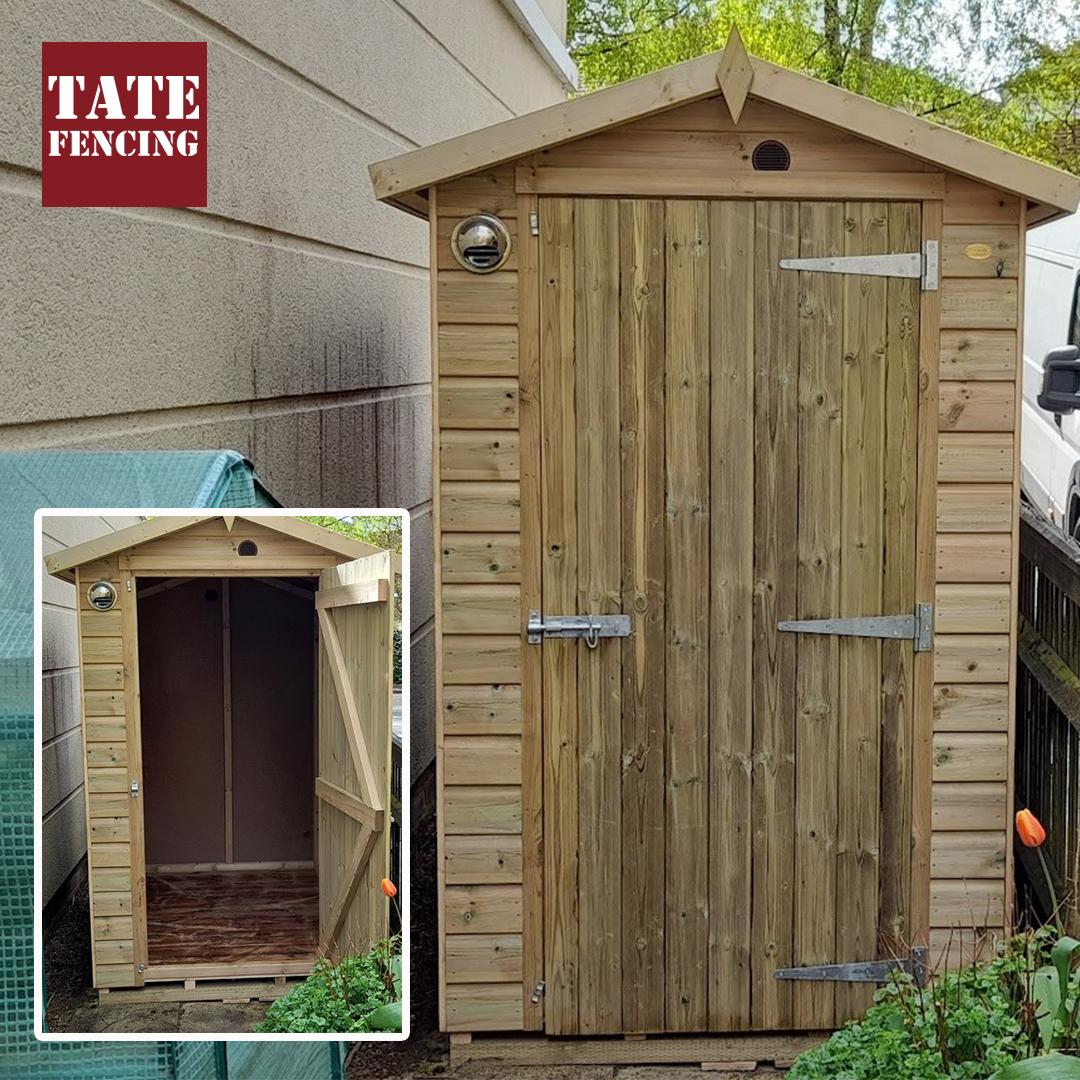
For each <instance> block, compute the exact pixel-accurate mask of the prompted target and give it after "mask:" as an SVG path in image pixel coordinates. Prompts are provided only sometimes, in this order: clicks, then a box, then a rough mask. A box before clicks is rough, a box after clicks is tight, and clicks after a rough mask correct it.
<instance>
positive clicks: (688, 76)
mask: <svg viewBox="0 0 1080 1080" xmlns="http://www.w3.org/2000/svg"><path fill="white" fill-rule="evenodd" d="M719 90H723V92H724V95H725V98H726V100H727V103H728V107H729V109H730V110H731V112H732V116H733V117H734V118H735V119H736V123H737V118H738V115H739V113H740V112H741V110H742V103H743V101H744V100H745V98H746V95H747V94H750V95H752V96H753V97H755V98H758V99H760V100H762V101H766V102H769V103H771V104H773V105H777V106H779V107H781V108H784V109H788V110H790V111H791V112H795V113H801V114H802V115H805V116H809V117H812V118H813V119H815V120H819V121H821V122H822V123H825V124H830V125H832V126H833V127H835V128H838V129H839V130H841V131H847V132H850V133H851V134H854V135H857V136H859V137H860V138H863V139H866V140H867V141H869V142H874V143H878V144H880V145H882V146H888V147H891V148H893V149H896V150H899V151H901V152H903V153H907V154H910V155H912V156H913V157H917V158H919V159H921V160H922V161H926V162H929V163H931V164H933V165H938V166H940V167H941V168H942V169H945V170H947V171H949V172H953V173H957V174H959V175H961V176H967V177H970V178H971V179H973V180H978V181H980V182H982V183H984V184H988V185H989V186H991V187H995V188H998V189H1001V190H1004V191H1009V192H1012V193H1013V194H1014V195H1019V196H1022V197H1023V198H1026V199H1028V200H1030V201H1031V202H1032V203H1036V204H1041V212H1040V213H1039V214H1038V215H1037V217H1038V218H1039V219H1040V220H1045V219H1046V218H1048V217H1053V216H1058V215H1059V214H1061V213H1072V212H1073V211H1074V210H1075V209H1076V205H1077V202H1078V201H1080V178H1077V177H1075V176H1073V175H1072V174H1071V173H1067V172H1063V171H1062V170H1060V169H1054V168H1051V167H1050V166H1049V165H1042V164H1040V163H1039V162H1037V161H1032V160H1031V159H1030V158H1026V157H1023V156H1021V155H1020V154H1014V153H1013V152H1012V151H1009V150H1002V149H1001V148H1000V147H997V146H991V145H990V144H989V143H986V142H983V141H982V140H980V139H974V138H972V137H971V136H970V135H964V134H962V133H961V132H958V131H953V130H952V129H951V128H947V127H942V126H941V125H940V124H934V123H932V122H930V121H929V120H924V119H922V118H921V117H918V116H910V115H908V114H907V113H904V112H901V111H900V110H899V109H893V108H890V107H889V106H887V105H882V104H881V103H880V102H877V101H872V100H871V99H870V98H866V97H862V96H861V95H859V94H855V93H852V92H851V91H849V90H844V89H843V88H841V87H837V86H832V85H830V84H829V83H825V82H821V81H820V80H818V79H814V78H810V77H809V76H806V75H800V74H799V73H798V72H795V71H791V70H789V69H788V68H784V67H780V66H779V65H777V64H771V63H769V62H767V61H765V60H761V59H759V58H758V57H755V56H750V55H748V54H747V53H746V51H745V49H744V48H743V45H742V39H741V37H740V36H739V34H738V30H737V29H733V30H732V34H731V37H730V38H729V40H728V44H727V46H726V48H724V49H722V50H720V51H719V52H714V53H708V54H706V55H705V56H701V57H698V58H697V59H695V60H687V61H685V62H684V63H682V64H676V65H674V66H673V67H668V68H663V69H661V70H660V71H653V72H650V73H649V74H648V75H642V76H640V77H639V78H636V79H630V80H628V81H627V82H623V83H619V84H618V85H616V86H610V87H608V88H606V89H604V90H597V91H595V92H594V93H591V94H585V95H583V96H582V97H578V98H574V99H572V100H570V101H565V102H559V103H558V104H555V105H550V106H548V107H547V108H546V109H540V110H538V111H536V112H531V113H526V114H525V115H523V116H517V117H514V118H513V119H510V120H504V121H502V122H501V123H498V124H493V125H491V126H489V127H485V128H480V129H478V130H477V131H472V132H469V133H467V134H465V135H459V136H457V137H456V138H453V139H446V140H445V141H443V142H439V143H435V144H433V145H432V146H426V147H422V148H421V149H419V150H412V151H410V152H409V153H407V154H400V155H398V156H397V157H392V158H388V159H386V160H385V161H379V162H376V163H375V164H373V165H371V166H370V167H369V172H370V174H371V182H372V185H373V187H374V189H375V195H376V198H378V199H380V200H381V201H383V202H388V203H392V204H393V205H395V206H398V207H399V208H401V209H403V210H407V211H408V212H410V213H414V214H420V215H421V216H426V200H425V199H423V198H421V197H418V196H417V193H418V192H422V191H424V189H426V188H428V187H431V186H432V185H435V184H440V183H445V182H446V181H448V180H453V179H456V178H457V177H459V176H466V175H468V174H469V173H474V172H479V171H480V170H483V169H489V168H493V167H495V166H497V165H502V164H504V163H506V162H508V161H513V160H515V159H516V158H519V157H523V156H525V155H526V154H531V153H534V152H536V151H538V150H547V149H550V148H552V147H555V146H561V145H563V144H564V143H568V142H572V141H573V140H575V139H581V138H584V137H585V136H587V135H593V134H596V133H597V132H600V131H605V130H607V129H609V128H613V127H616V126H618V125H620V124H625V123H629V122H630V121H632V120H638V119H641V118H643V117H646V116H654V115H656V114H657V113H661V112H665V111H667V110H669V109H674V108H677V107H678V106H680V105H686V104H689V103H690V102H694V101H700V100H701V99H702V98H706V97H714V96H716V94H717V92H718V91H719Z"/></svg>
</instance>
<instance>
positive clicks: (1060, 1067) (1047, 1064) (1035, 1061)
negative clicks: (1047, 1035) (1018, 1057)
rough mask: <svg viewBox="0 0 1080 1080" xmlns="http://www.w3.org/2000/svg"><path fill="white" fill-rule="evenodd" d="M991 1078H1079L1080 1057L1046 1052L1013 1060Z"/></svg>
mask: <svg viewBox="0 0 1080 1080" xmlns="http://www.w3.org/2000/svg"><path fill="white" fill-rule="evenodd" d="M991 1080H1080V1058H1075V1057H1065V1055H1063V1054H1048V1055H1046V1056H1045V1057H1036V1058H1028V1059H1027V1060H1026V1061H1014V1062H1013V1063H1012V1064H1011V1065H1006V1066H1005V1068H1004V1069H1001V1070H1000V1071H999V1072H996V1073H994V1075H993V1077H992V1078H991Z"/></svg>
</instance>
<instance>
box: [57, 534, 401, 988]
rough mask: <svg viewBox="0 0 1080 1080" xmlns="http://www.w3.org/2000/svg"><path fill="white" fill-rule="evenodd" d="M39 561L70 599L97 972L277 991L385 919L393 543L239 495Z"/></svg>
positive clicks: (369, 937)
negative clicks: (70, 587)
mask: <svg viewBox="0 0 1080 1080" xmlns="http://www.w3.org/2000/svg"><path fill="white" fill-rule="evenodd" d="M45 564H46V568H47V570H48V571H49V572H50V573H52V574H55V575H57V576H59V577H62V578H65V579H67V580H69V581H74V583H75V589H76V596H77V599H78V605H79V612H78V615H79V656H80V661H79V664H80V675H81V685H82V706H83V709H82V712H83V727H82V732H83V741H84V750H85V789H86V816H87V838H88V857H89V870H90V920H91V928H92V936H93V969H94V986H95V987H97V988H98V989H99V990H101V991H114V992H115V991H116V990H117V989H118V988H127V987H145V989H144V990H143V991H142V992H141V993H142V996H144V997H151V996H153V995H154V994H157V995H159V996H160V995H162V994H164V995H166V996H169V999H170V1000H175V999H177V998H180V997H183V996H184V993H185V991H186V992H187V993H188V994H189V995H193V996H208V995H209V996H213V995H214V994H215V993H216V994H217V996H218V997H220V996H221V992H220V991H219V990H215V989H214V984H213V980H222V979H238V978H249V979H250V978H262V979H263V980H265V981H266V983H267V984H268V987H269V990H268V993H269V994H270V996H273V995H274V994H275V993H277V992H284V991H283V990H281V989H280V988H281V987H283V986H284V985H285V982H286V980H287V979H288V977H289V976H301V975H306V974H307V973H308V972H309V971H310V969H311V966H312V964H313V963H314V961H315V960H316V958H317V957H319V956H323V955H330V956H334V955H340V954H341V953H343V952H349V951H352V952H355V951H360V950H363V949H365V948H366V947H367V946H368V944H369V943H371V942H374V941H376V940H379V939H381V938H383V937H385V936H386V935H387V928H388V914H389V913H388V909H387V903H388V901H387V899H386V897H385V896H384V895H383V893H382V890H381V888H380V880H381V878H382V877H383V876H385V875H386V874H387V873H388V866H389V843H390V841H389V837H390V829H389V822H388V820H387V813H388V809H389V791H390V758H391V695H392V691H393V626H394V604H393V600H392V596H393V588H394V576H395V574H397V573H400V570H401V567H400V558H399V556H397V555H396V554H394V553H392V552H389V551H383V550H381V549H379V548H376V547H372V546H371V545H369V544H364V543H361V542H360V541H357V540H354V539H352V538H351V537H348V536H344V535H342V534H341V533H337V532H334V531H332V530H330V529H325V528H321V527H320V526H318V525H315V524H312V523H311V522H307V521H303V520H300V519H298V518H292V517H284V516H248V515H239V514H238V515H223V516H218V517H207V516H205V515H202V516H186V517H178V516H163V517H155V518H152V519H150V520H147V521H144V522H141V523H139V524H137V525H133V526H131V527H129V528H127V529H123V530H121V531H119V532H115V533H110V534H109V535H107V536H104V537H101V538H100V539H96V540H92V541H89V542H87V543H84V544H80V545H77V546H75V547H70V548H67V549H66V550H64V551H61V552H58V553H56V554H53V555H49V556H46V559H45ZM179 980H184V987H183V988H167V989H165V988H161V989H156V990H152V989H151V987H150V986H149V984H154V983H168V982H173V981H179ZM207 980H210V982H209V983H207V982H206V981H207ZM275 984H276V985H277V987H278V988H279V990H277V991H275V990H274V986H275ZM234 993H235V992H234ZM246 993H247V990H245V995H244V996H246ZM170 995H171V996H170ZM264 996H265V995H264Z"/></svg>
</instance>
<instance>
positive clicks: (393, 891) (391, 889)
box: [382, 877, 397, 896]
mask: <svg viewBox="0 0 1080 1080" xmlns="http://www.w3.org/2000/svg"><path fill="white" fill-rule="evenodd" d="M382 891H383V892H384V893H386V895H387V896H397V886H396V885H395V884H394V883H393V882H392V881H391V880H390V879H389V878H388V877H384V878H383V879H382Z"/></svg>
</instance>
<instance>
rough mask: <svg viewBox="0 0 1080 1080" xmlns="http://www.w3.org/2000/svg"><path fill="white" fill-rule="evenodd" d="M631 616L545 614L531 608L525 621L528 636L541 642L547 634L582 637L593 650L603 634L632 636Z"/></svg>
mask: <svg viewBox="0 0 1080 1080" xmlns="http://www.w3.org/2000/svg"><path fill="white" fill-rule="evenodd" d="M630 632H631V629H630V616H629V615H542V614H541V613H540V612H539V611H530V612H529V619H528V621H527V622H526V623H525V634H526V639H527V641H528V642H529V644H530V645H539V644H540V643H541V642H542V641H543V640H544V638H546V637H559V638H568V637H580V638H584V639H585V644H586V645H588V646H589V648H590V649H595V648H596V643H597V641H599V639H600V638H602V637H629V636H630Z"/></svg>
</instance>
